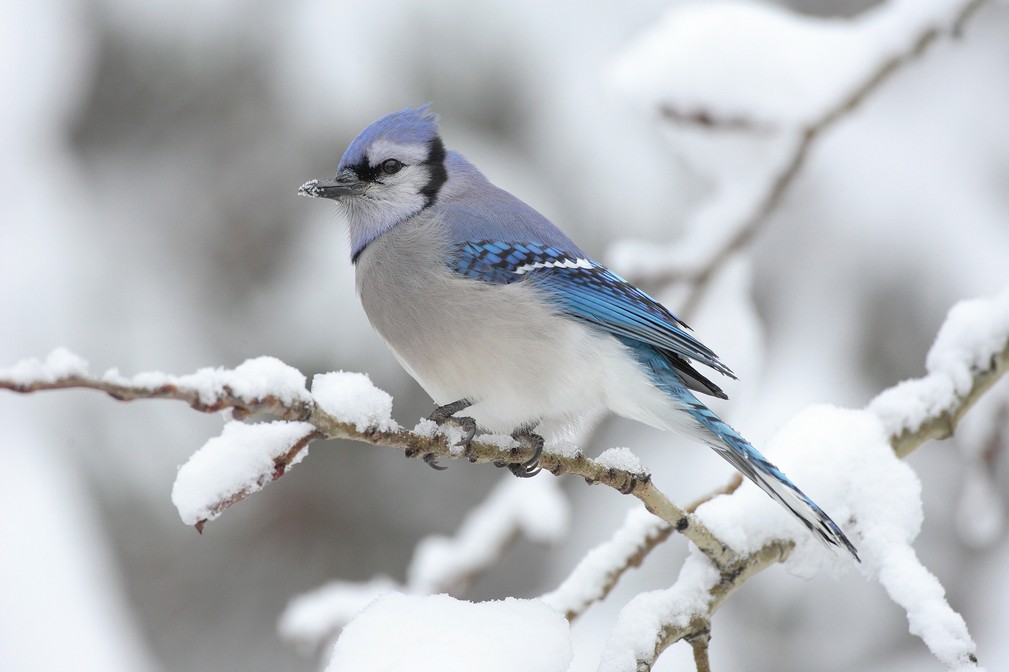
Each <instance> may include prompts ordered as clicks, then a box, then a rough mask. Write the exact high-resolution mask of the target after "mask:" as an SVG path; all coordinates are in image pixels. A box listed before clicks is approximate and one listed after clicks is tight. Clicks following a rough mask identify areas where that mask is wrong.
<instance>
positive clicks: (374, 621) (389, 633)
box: [326, 593, 572, 672]
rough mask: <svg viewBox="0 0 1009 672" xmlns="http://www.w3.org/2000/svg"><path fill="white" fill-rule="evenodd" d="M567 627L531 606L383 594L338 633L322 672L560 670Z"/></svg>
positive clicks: (567, 646) (566, 651) (543, 608)
mask: <svg viewBox="0 0 1009 672" xmlns="http://www.w3.org/2000/svg"><path fill="white" fill-rule="evenodd" d="M571 657H572V651H571V641H570V633H569V628H568V622H567V621H566V620H565V619H564V617H563V616H561V615H560V614H558V613H557V612H556V611H554V610H553V609H551V608H550V607H548V606H547V605H545V604H543V603H542V602H540V601H538V600H519V599H515V598H507V599H505V600H502V601H495V602H465V601H462V600H457V599H455V598H452V597H449V596H448V595H433V596H428V597H422V596H413V595H402V594H398V593H391V594H387V595H383V596H382V597H380V598H378V599H377V600H375V601H374V602H373V603H372V604H371V605H370V606H368V608H367V609H365V610H364V611H363V612H362V613H361V615H360V616H358V617H357V618H355V619H354V620H353V621H351V622H350V624H349V625H347V627H346V628H344V630H343V633H342V634H341V635H340V639H339V640H337V642H336V646H335V647H334V648H333V656H332V658H331V659H330V661H329V665H328V666H327V667H326V672H360V671H361V670H382V671H383V672H472V671H473V670H480V671H481V672H515V671H516V670H521V671H522V672H566V670H567V669H568V666H569V665H570V662H571Z"/></svg>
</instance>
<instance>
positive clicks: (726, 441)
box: [299, 104, 858, 560]
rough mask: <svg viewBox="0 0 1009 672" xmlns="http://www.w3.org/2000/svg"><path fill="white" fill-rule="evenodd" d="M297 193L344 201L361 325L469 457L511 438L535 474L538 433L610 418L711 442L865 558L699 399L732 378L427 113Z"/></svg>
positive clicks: (525, 472)
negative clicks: (447, 140) (483, 442)
mask: <svg viewBox="0 0 1009 672" xmlns="http://www.w3.org/2000/svg"><path fill="white" fill-rule="evenodd" d="M299 194H300V195H304V196H310V197H314V198H324V199H331V200H333V201H335V202H336V203H338V204H339V209H340V210H341V211H342V214H343V216H344V219H346V221H347V225H348V230H349V234H350V260H351V263H352V264H353V265H354V268H355V283H356V289H357V293H358V295H359V297H360V299H361V303H362V305H363V307H364V311H365V313H366V314H367V317H368V319H369V321H370V322H371V324H372V326H373V328H374V329H375V331H376V332H377V333H378V334H379V336H380V337H381V338H382V339H383V340H384V341H385V343H386V344H387V345H388V347H389V348H390V349H391V351H392V353H393V355H394V356H395V357H396V359H397V360H398V361H399V363H400V364H401V365H402V366H403V368H404V369H406V371H407V372H408V373H409V374H410V375H411V376H412V377H413V378H414V379H415V380H416V381H417V382H418V383H419V384H420V385H421V387H423V388H424V390H425V391H426V392H427V393H428V394H429V395H430V396H431V397H432V399H433V400H434V401H435V403H436V404H437V405H438V407H437V408H436V410H435V411H434V412H433V413H432V414H431V416H430V419H432V420H434V421H436V422H438V423H442V424H443V423H446V422H451V423H455V424H457V425H458V426H459V427H460V428H462V430H463V438H462V441H461V443H462V444H463V445H466V446H468V444H469V441H470V440H471V439H472V438H473V436H474V433H475V432H476V431H477V428H478V427H479V428H480V429H483V430H485V431H491V432H495V433H499V432H500V433H510V434H511V435H512V436H513V437H514V438H515V439H517V440H520V441H523V440H524V441H526V442H528V443H527V444H526V445H531V446H532V447H533V448H534V454H533V457H532V458H531V459H530V460H528V461H527V462H525V463H524V464H517V465H510V468H511V469H512V471H513V473H515V474H516V475H518V476H530V475H533V474H535V473H536V471H537V470H538V467H537V465H538V459H539V457H540V452H541V450H542V448H543V438H542V436H541V434H540V433H537V432H536V431H534V430H539V431H540V432H542V428H544V427H560V426H563V425H565V423H567V424H570V423H573V422H577V420H578V418H581V417H584V416H585V414H586V413H588V412H591V411H593V410H596V409H606V410H608V411H610V412H612V413H614V414H616V415H619V416H622V417H625V418H630V419H632V420H636V421H639V422H642V423H644V424H646V425H650V426H652V427H656V428H659V429H662V430H668V431H672V432H679V433H681V434H686V435H687V436H690V437H693V438H694V439H696V440H699V441H700V442H701V443H703V444H706V445H708V446H710V447H711V448H713V449H714V450H715V452H716V453H718V454H719V455H721V456H722V457H723V458H725V459H726V460H727V461H728V462H729V463H730V464H731V465H732V466H733V467H735V468H736V469H737V470H738V471H739V472H740V473H742V475H743V476H745V477H747V478H749V479H750V480H751V481H753V482H754V483H755V484H756V485H757V486H758V487H760V488H761V489H762V490H763V491H764V492H766V493H767V494H768V495H769V496H770V497H771V498H772V499H774V500H775V501H777V502H778V503H779V504H781V505H782V506H784V507H785V508H786V509H787V510H788V511H789V512H791V513H792V514H793V515H794V516H795V517H796V518H797V519H798V520H799V522H801V523H802V524H803V525H805V526H806V528H808V529H809V530H810V531H811V532H812V533H813V534H814V535H816V536H817V537H819V538H820V539H821V540H823V541H824V542H826V543H827V544H829V545H831V546H833V547H837V548H842V549H844V550H846V551H848V552H849V553H850V554H851V555H852V556H853V557H854V558H855V559H856V560H858V553H857V550H856V549H855V547H854V545H853V544H852V543H851V542H850V541H849V540H848V537H847V536H845V534H844V532H843V531H842V530H841V528H840V527H839V526H838V525H837V524H836V523H835V522H834V521H833V520H832V519H831V518H830V517H829V516H828V515H827V514H826V513H825V512H824V511H823V510H822V509H821V508H820V507H819V506H817V505H816V504H815V503H814V502H813V501H812V500H811V499H810V498H809V497H807V496H806V495H805V494H804V493H803V492H802V491H801V490H800V489H799V488H798V487H797V486H796V485H795V484H794V483H792V481H791V480H789V478H788V477H787V476H786V475H785V474H784V473H782V472H781V470H779V469H778V468H777V467H775V466H774V465H773V464H772V463H771V462H770V461H769V460H768V459H767V458H765V457H764V456H763V455H762V454H761V453H760V452H759V451H758V450H757V449H756V448H754V447H753V445H751V444H750V442H749V441H747V440H746V439H744V438H743V437H742V436H741V435H740V434H739V433H738V432H737V431H735V430H734V429H733V428H732V427H730V426H729V425H728V424H726V423H725V422H724V421H722V419H721V418H719V417H718V416H717V415H716V414H715V413H714V412H713V411H712V410H711V409H709V408H708V407H707V406H706V405H705V404H704V403H703V402H702V401H700V400H699V399H698V397H697V395H698V394H703V395H709V396H713V397H716V398H723V399H724V398H727V397H726V394H725V393H724V392H723V391H722V390H721V389H720V388H719V387H718V386H717V385H716V384H715V383H714V382H712V381H711V380H709V379H708V378H707V377H706V376H705V374H702V373H701V372H700V371H698V368H697V367H698V366H702V367H706V368H708V369H711V370H712V371H714V372H716V373H718V374H720V375H724V376H726V377H729V378H733V379H734V378H735V375H734V374H733V373H732V371H731V370H730V369H729V367H728V366H726V365H725V364H723V363H722V361H721V360H720V359H719V358H718V356H717V355H716V354H715V353H714V352H713V351H712V350H711V349H710V348H709V347H707V346H706V345H704V344H703V343H701V341H700V340H698V339H697V338H696V337H695V336H694V335H693V334H692V333H691V330H690V328H689V327H688V326H687V325H686V324H685V323H684V322H683V321H682V320H680V319H679V318H678V317H676V316H675V315H674V314H673V313H672V312H671V311H670V310H668V309H667V308H666V307H665V306H663V305H662V304H660V303H659V302H658V301H656V300H655V299H653V298H652V297H650V296H649V295H648V294H646V293H645V292H643V291H642V290H640V289H638V288H637V287H635V286H634V285H632V284H631V283H629V282H627V281H626V280H624V279H623V278H621V277H620V276H619V275H617V274H616V273H614V272H613V271H611V270H610V269H608V268H606V267H605V266H604V265H603V264H601V263H599V262H598V261H596V260H595V259H593V258H592V257H590V256H589V255H587V254H586V253H585V252H584V251H583V250H582V249H581V248H580V247H579V246H578V245H577V244H575V242H574V241H573V240H571V238H569V237H568V236H567V235H566V234H565V233H563V232H562V231H561V230H560V229H559V228H558V227H557V226H555V225H554V224H553V223H551V222H550V221H549V220H548V219H547V218H546V217H545V216H543V215H542V214H540V213H539V212H538V211H536V210H535V209H533V208H532V207H531V206H529V205H527V204H526V203H525V202H523V201H522V200H520V199H519V198H517V197H516V196H514V195H512V194H511V193H509V192H507V191H505V190H503V189H501V188H499V187H496V186H495V185H493V184H492V183H491V182H490V181H489V180H488V179H487V178H486V177H485V176H484V174H483V173H482V172H480V170H479V169H478V168H477V167H476V166H474V165H473V164H472V163H470V162H469V161H468V160H467V159H466V158H464V157H463V156H462V155H461V154H460V153H458V152H456V151H452V150H446V148H445V145H444V142H443V141H442V138H441V134H440V130H439V126H438V117H437V116H436V115H435V114H434V113H433V112H432V111H431V109H430V104H427V105H422V106H419V107H416V108H406V109H404V110H401V111H398V112H393V113H391V114H388V115H386V116H384V117H382V118H380V119H378V120H377V121H375V122H374V123H372V124H371V125H370V126H368V127H367V128H365V129H364V130H363V131H361V133H360V134H359V135H358V136H357V137H356V138H355V139H354V140H353V141H352V142H351V143H350V145H349V146H348V147H347V150H346V151H345V152H344V154H343V156H342V158H341V159H340V162H339V164H338V166H337V172H336V175H335V176H334V177H333V178H329V179H314V180H309V181H308V182H306V183H305V184H303V185H302V186H301V188H300V189H299ZM708 375H711V374H708ZM463 411H466V414H465V415H461V413H462V412H463ZM428 462H429V464H431V465H432V466H434V467H435V468H440V467H439V465H438V464H437V462H435V461H434V460H433V459H429V460H428Z"/></svg>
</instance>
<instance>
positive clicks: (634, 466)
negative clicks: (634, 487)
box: [595, 447, 646, 474]
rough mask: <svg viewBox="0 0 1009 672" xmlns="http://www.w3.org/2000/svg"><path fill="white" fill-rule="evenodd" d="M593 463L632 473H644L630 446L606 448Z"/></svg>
mask: <svg viewBox="0 0 1009 672" xmlns="http://www.w3.org/2000/svg"><path fill="white" fill-rule="evenodd" d="M595 463H596V464H598V465H599V466H600V467H603V468H604V469H620V470H623V471H627V472H630V473H632V474H644V473H646V469H645V468H644V467H643V466H641V460H639V459H638V456H637V455H635V454H634V453H632V452H631V449H630V448H621V447H618V448H608V449H606V450H604V451H603V452H601V453H600V454H599V457H597V458H595Z"/></svg>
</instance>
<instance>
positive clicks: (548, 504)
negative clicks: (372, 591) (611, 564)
mask: <svg viewBox="0 0 1009 672" xmlns="http://www.w3.org/2000/svg"><path fill="white" fill-rule="evenodd" d="M570 518H571V510H570V504H569V503H568V500H567V498H566V497H565V496H564V493H563V492H561V489H560V485H559V483H558V481H557V479H555V478H546V477H540V478H530V479H517V478H512V477H510V476H509V477H508V478H505V479H503V480H502V481H500V482H499V483H498V485H497V486H496V487H495V488H494V490H493V491H492V492H491V493H490V495H489V496H488V497H487V499H486V500H484V501H483V502H482V503H480V504H479V505H478V506H476V507H475V508H473V509H472V510H471V511H470V512H469V513H468V514H467V515H466V518H465V519H464V520H463V522H462V525H460V527H459V530H458V532H456V534H455V536H453V537H443V536H429V537H427V538H425V539H422V540H421V541H420V543H419V544H417V548H416V550H415V551H414V556H413V559H412V560H411V562H410V567H409V569H408V570H407V586H408V588H409V590H410V591H411V592H415V593H437V592H444V591H453V590H455V589H457V588H459V587H461V586H465V585H466V584H467V583H468V582H469V580H470V579H472V577H473V576H474V575H475V574H477V573H478V572H480V571H483V570H485V569H486V568H487V567H489V566H491V565H492V564H493V563H494V562H495V561H496V560H497V559H498V558H499V557H500V556H501V554H502V552H503V551H504V549H505V548H507V546H508V544H509V543H510V542H511V540H512V539H513V538H514V537H515V535H517V534H521V535H524V536H525V537H526V538H528V539H531V540H532V541H536V542H539V543H556V542H557V541H559V540H560V539H561V538H562V537H563V536H564V534H565V533H566V532H567V530H568V527H569V525H570Z"/></svg>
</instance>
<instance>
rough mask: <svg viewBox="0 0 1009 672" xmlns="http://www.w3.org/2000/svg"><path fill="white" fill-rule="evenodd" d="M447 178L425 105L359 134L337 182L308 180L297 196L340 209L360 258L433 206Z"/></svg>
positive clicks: (434, 123)
mask: <svg viewBox="0 0 1009 672" xmlns="http://www.w3.org/2000/svg"><path fill="white" fill-rule="evenodd" d="M447 178H448V175H447V172H446V169H445V146H444V145H443V144H442V141H441V138H440V137H439V135H438V121H437V117H435V115H434V114H433V113H432V112H430V111H429V109H428V106H427V105H424V106H422V107H418V108H416V109H411V108H407V109H405V110H402V111H401V112H394V113H392V114H389V115H386V116H384V117H382V118H381V119H379V120H378V121H376V122H375V123H373V124H372V125H371V126H369V127H368V128H366V129H364V130H363V131H361V133H360V134H359V135H358V136H357V137H356V138H355V139H354V141H353V142H352V143H350V146H349V147H348V148H347V151H346V152H344V154H343V158H342V159H340V165H339V167H338V168H337V171H336V176H335V177H333V178H332V179H324V180H310V181H308V182H306V183H305V184H303V185H302V186H301V189H300V190H299V191H298V193H299V194H302V195H304V196H311V197H314V198H330V199H333V200H335V201H336V202H337V203H339V204H340V205H341V206H342V208H343V210H344V212H345V213H346V215H347V219H348V222H349V224H350V239H351V247H352V255H353V256H354V257H355V258H356V256H357V254H358V253H359V252H360V251H361V250H362V249H364V247H365V246H366V245H367V244H368V243H370V242H371V241H373V240H374V239H375V238H377V237H378V236H380V235H381V234H382V233H384V232H385V231H387V230H388V229H390V228H392V227H393V226H395V225H396V224H398V223H400V222H402V221H403V220H405V219H407V218H409V217H412V216H413V215H416V214H417V213H418V212H420V211H421V210H423V209H424V208H427V207H428V206H430V205H432V204H433V203H434V202H435V200H436V199H437V198H438V192H439V190H440V189H441V186H442V185H443V184H444V183H445V181H446V179H447Z"/></svg>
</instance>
